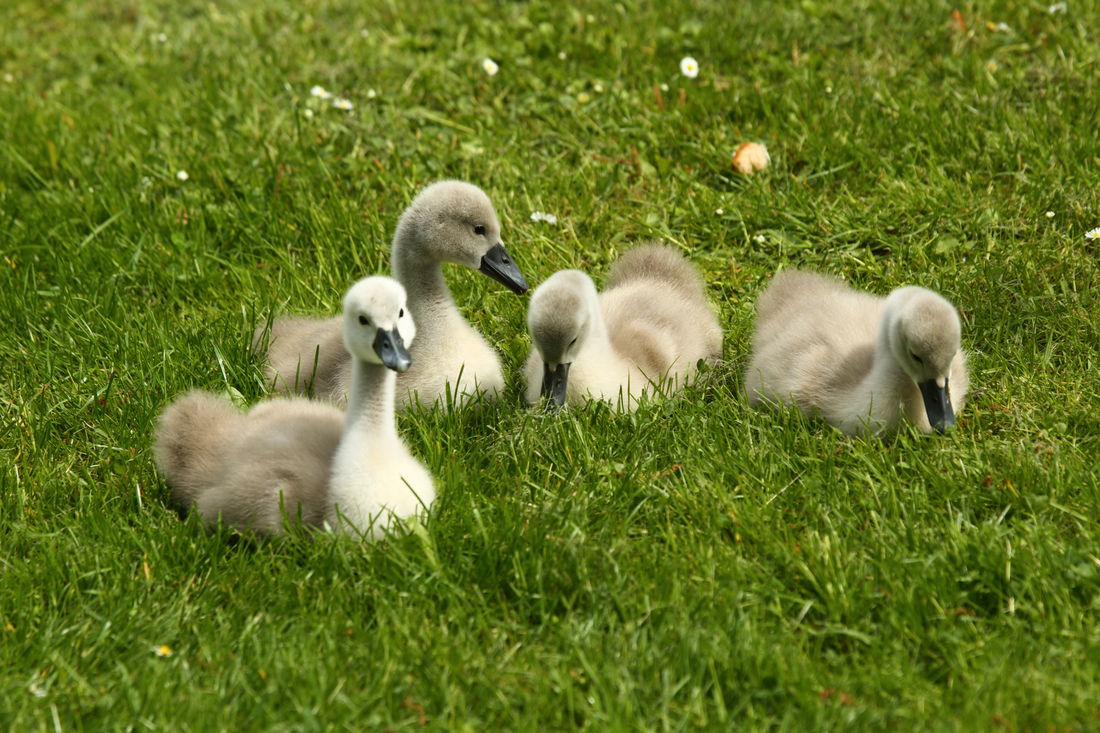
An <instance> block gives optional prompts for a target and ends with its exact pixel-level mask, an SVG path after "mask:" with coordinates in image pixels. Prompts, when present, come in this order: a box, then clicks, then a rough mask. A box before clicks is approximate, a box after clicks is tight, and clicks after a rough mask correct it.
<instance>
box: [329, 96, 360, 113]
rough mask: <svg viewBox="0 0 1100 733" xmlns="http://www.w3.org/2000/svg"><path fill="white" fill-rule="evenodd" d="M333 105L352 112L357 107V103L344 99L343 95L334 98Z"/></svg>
mask: <svg viewBox="0 0 1100 733" xmlns="http://www.w3.org/2000/svg"><path fill="white" fill-rule="evenodd" d="M332 106H333V107H335V108H336V109H342V110H344V111H345V112H351V111H352V110H353V109H355V105H354V104H352V103H351V100H350V99H344V98H343V97H337V98H336V99H334V100H332Z"/></svg>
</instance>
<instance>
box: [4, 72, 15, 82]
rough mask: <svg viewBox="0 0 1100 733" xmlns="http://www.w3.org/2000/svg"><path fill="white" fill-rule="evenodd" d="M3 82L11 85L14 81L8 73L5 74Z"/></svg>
mask: <svg viewBox="0 0 1100 733" xmlns="http://www.w3.org/2000/svg"><path fill="white" fill-rule="evenodd" d="M4 81H6V82H7V83H8V84H11V83H12V82H13V81H15V77H14V76H12V75H11V74H10V73H5V74H4Z"/></svg>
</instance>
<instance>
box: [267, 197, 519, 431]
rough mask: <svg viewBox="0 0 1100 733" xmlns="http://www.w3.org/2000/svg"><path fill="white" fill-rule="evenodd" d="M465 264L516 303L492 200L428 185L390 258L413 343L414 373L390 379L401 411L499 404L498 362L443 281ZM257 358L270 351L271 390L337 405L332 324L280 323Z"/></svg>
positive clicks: (337, 353)
mask: <svg viewBox="0 0 1100 733" xmlns="http://www.w3.org/2000/svg"><path fill="white" fill-rule="evenodd" d="M444 262H452V263H455V264H458V265H464V266H466V267H469V268H471V269H474V270H478V271H479V272H481V273H483V274H485V275H487V276H488V277H490V278H492V279H493V280H495V281H497V282H499V283H501V284H503V285H504V286H506V287H507V288H509V289H510V290H512V291H513V292H515V293H517V294H523V293H525V292H527V281H526V280H524V278H523V275H522V273H521V272H520V270H519V268H518V267H517V266H516V264H515V261H514V260H513V259H512V256H511V255H510V254H509V253H508V251H507V250H506V249H505V248H504V244H503V242H502V241H501V238H500V222H499V220H498V219H497V215H496V212H495V211H494V209H493V205H492V202H490V201H489V197H488V196H487V195H486V194H485V192H484V191H482V190H481V189H480V188H478V187H477V186H474V185H472V184H470V183H464V182H462V181H440V182H438V183H434V184H432V185H430V186H428V187H427V188H425V189H424V190H423V191H421V192H420V194H419V195H418V196H417V197H416V198H415V199H414V200H413V202H412V203H411V204H410V205H409V207H408V208H407V209H406V210H405V212H404V213H403V214H402V215H401V219H400V221H399V222H398V224H397V231H396V233H395V234H394V238H393V249H392V253H391V269H392V272H393V276H394V277H395V278H397V280H398V281H400V282H401V284H402V285H404V286H405V289H406V290H407V291H408V294H409V310H410V311H411V312H412V315H413V318H414V319H415V320H416V323H417V325H418V328H419V329H420V335H419V337H418V338H417V341H416V346H415V347H413V348H412V350H411V351H410V353H411V355H412V358H413V366H412V367H411V368H410V369H409V371H408V372H406V373H404V374H402V375H401V376H400V377H399V378H398V380H397V407H398V409H399V410H401V409H404V408H406V407H407V406H409V405H411V404H414V403H416V402H418V401H419V402H420V403H422V404H424V405H427V406H430V405H432V404H434V403H437V402H445V401H446V396H447V395H448V393H449V394H450V396H451V398H452V399H453V400H454V402H455V403H456V404H463V403H466V402H468V401H470V400H473V399H477V398H479V397H481V398H485V399H497V398H498V397H499V396H500V394H501V393H502V392H503V390H504V375H503V372H502V371H501V364H500V357H499V356H498V355H497V352H496V351H495V350H494V349H493V347H492V346H490V345H489V342H488V341H486V340H485V337H484V336H482V335H481V334H480V333H479V332H478V331H476V330H475V329H474V328H473V327H472V326H470V324H469V323H468V322H467V321H466V319H465V318H464V317H463V315H462V313H460V312H459V310H458V308H457V307H456V305H455V301H454V299H453V298H452V297H451V292H450V290H449V289H448V288H447V283H446V281H445V280H444V279H443V269H442V266H441V265H442V263H444ZM264 336H265V334H264V333H263V330H262V329H261V330H260V331H257V338H256V345H257V350H258V351H261V352H262V350H263V346H264V343H265V342H266V343H267V344H268V352H267V361H268V367H267V369H266V375H267V377H268V380H269V381H270V382H271V383H272V384H273V385H274V388H275V389H276V390H281V391H286V392H301V393H308V394H312V395H314V396H316V397H319V398H322V399H328V400H333V401H337V402H339V401H341V400H343V399H344V396H345V395H346V394H347V391H348V387H349V384H350V379H351V364H350V359H349V358H348V354H347V352H345V351H344V350H343V349H341V348H340V344H339V340H340V321H339V318H332V319H313V318H298V317H284V318H279V319H277V320H276V321H275V322H274V323H273V324H272V327H271V331H270V334H268V335H267V338H266V339H265V338H264Z"/></svg>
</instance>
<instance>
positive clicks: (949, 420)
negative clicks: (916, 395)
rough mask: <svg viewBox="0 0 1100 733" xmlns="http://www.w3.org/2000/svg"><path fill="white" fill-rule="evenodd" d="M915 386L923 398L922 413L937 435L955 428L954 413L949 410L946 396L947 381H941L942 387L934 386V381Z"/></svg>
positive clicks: (948, 401) (949, 405)
mask: <svg viewBox="0 0 1100 733" xmlns="http://www.w3.org/2000/svg"><path fill="white" fill-rule="evenodd" d="M917 386H918V387H920V394H921V397H923V398H924V411H925V412H926V413H927V414H928V422H929V424H931V425H932V428H933V429H934V430H935V431H936V432H937V433H946V432H947V430H948V428H953V427H955V411H954V410H952V409H951V397H950V396H949V395H948V394H947V380H946V379H945V380H943V386H942V387H941V386H939V385H938V384H936V380H935V379H929V380H928V381H927V382H921V383H920V384H918V385H917Z"/></svg>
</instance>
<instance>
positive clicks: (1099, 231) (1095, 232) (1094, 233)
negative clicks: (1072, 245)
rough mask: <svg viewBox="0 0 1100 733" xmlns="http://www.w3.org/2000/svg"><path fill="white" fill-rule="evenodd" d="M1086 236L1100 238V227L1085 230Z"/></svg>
mask: <svg viewBox="0 0 1100 733" xmlns="http://www.w3.org/2000/svg"><path fill="white" fill-rule="evenodd" d="M1085 236H1086V237H1087V238H1088V239H1100V227H1096V228H1095V229H1090V230H1089V231H1087V232H1085Z"/></svg>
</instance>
